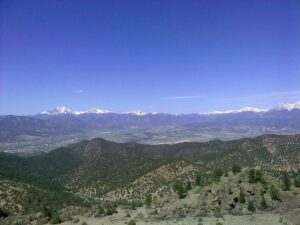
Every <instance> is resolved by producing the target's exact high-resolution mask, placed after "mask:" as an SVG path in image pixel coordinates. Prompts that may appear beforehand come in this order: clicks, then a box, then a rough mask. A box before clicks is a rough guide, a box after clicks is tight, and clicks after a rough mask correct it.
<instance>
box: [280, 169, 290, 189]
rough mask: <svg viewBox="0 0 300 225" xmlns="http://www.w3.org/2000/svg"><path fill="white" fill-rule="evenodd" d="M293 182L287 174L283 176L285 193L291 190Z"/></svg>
mask: <svg viewBox="0 0 300 225" xmlns="http://www.w3.org/2000/svg"><path fill="white" fill-rule="evenodd" d="M290 187H291V180H290V178H289V175H288V173H287V172H285V173H283V175H282V188H283V190H284V191H289V190H290V189H291V188H290Z"/></svg>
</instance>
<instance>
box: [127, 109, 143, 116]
mask: <svg viewBox="0 0 300 225" xmlns="http://www.w3.org/2000/svg"><path fill="white" fill-rule="evenodd" d="M126 114H134V115H137V116H144V115H147V113H145V112H143V111H140V110H134V111H131V112H127V113H126Z"/></svg>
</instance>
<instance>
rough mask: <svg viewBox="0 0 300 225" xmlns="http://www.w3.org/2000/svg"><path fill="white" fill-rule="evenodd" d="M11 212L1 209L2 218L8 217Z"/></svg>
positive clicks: (0, 215)
mask: <svg viewBox="0 0 300 225" xmlns="http://www.w3.org/2000/svg"><path fill="white" fill-rule="evenodd" d="M8 216H9V212H8V211H7V210H5V209H3V208H0V217H8Z"/></svg>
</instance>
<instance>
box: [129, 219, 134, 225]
mask: <svg viewBox="0 0 300 225" xmlns="http://www.w3.org/2000/svg"><path fill="white" fill-rule="evenodd" d="M128 225H136V222H135V220H130V221H129V223H128Z"/></svg>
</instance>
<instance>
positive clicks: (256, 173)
mask: <svg viewBox="0 0 300 225" xmlns="http://www.w3.org/2000/svg"><path fill="white" fill-rule="evenodd" d="M248 180H249V183H257V182H261V183H265V182H266V181H265V179H264V177H263V174H262V172H261V171H260V170H254V169H250V170H249V173H248Z"/></svg>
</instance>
